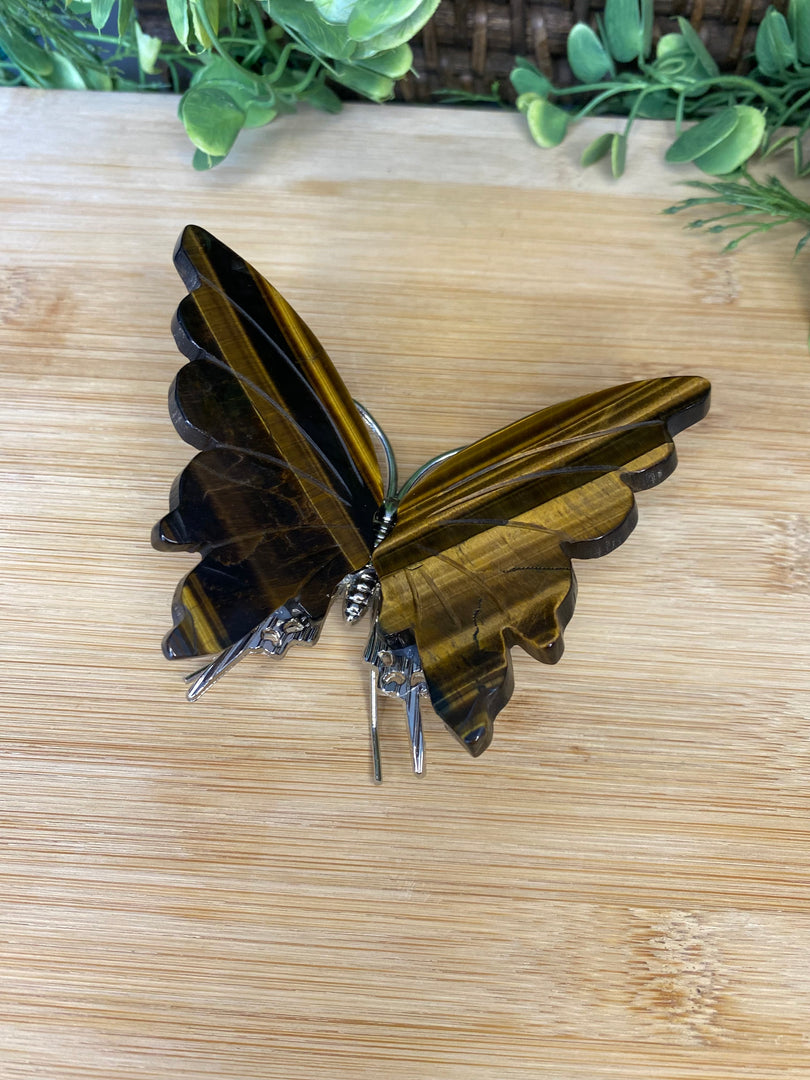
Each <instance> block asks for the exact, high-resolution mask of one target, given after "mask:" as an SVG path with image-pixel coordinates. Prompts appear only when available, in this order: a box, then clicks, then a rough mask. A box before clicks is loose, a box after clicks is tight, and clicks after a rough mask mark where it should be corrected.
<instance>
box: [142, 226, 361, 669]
mask: <svg viewBox="0 0 810 1080" xmlns="http://www.w3.org/2000/svg"><path fill="white" fill-rule="evenodd" d="M174 258H175V265H176V267H177V269H178V272H179V273H180V276H181V277H182V279H183V281H184V282H185V284H186V286H187V287H188V289H189V290H190V291H189V295H188V296H186V297H185V299H184V300H183V301H182V303H181V304H180V306H179V308H178V311H177V314H176V316H175V319H174V323H173V327H172V329H173V332H174V336H175V340H176V341H177V345H178V347H179V348H180V351H181V352H182V353H184V355H185V356H187V357H188V358H189V360H190V361H191V363H189V364H187V365H186V366H185V367H183V368H182V369H181V370H180V372H179V373H178V375H177V378H176V379H175V382H174V384H173V386H172V389H171V392H170V395H169V409H170V413H171V416H172V420H173V422H174V425H175V427H176V428H177V430H178V432H179V434H180V435H181V437H182V438H183V439H185V440H186V442H189V443H191V445H192V446H194V447H196V448H197V449H199V450H200V451H201V453H199V454H198V455H197V456H196V457H195V458H194V459H193V460H192V461H191V462H190V463H189V465H188V466H187V467H186V468H185V469H184V470H183V472H182V473H181V474H180V476H179V477H178V478H177V480H176V482H175V485H174V488H173V491H172V496H171V509H170V512H169V513H168V514H167V515H166V517H164V518H163V519H162V521H160V522H159V523H158V524H157V525H156V526H155V529H154V532H153V536H152V541H153V543H154V545H155V546H156V547H159V548H171V549H182V550H188V551H197V552H199V553H200V554H201V555H202V559H201V561H200V562H199V563H198V565H197V566H196V567H195V568H194V569H193V570H192V571H191V573H190V574H188V575H187V576H186V577H185V578H184V579H183V580H182V581H181V582H180V585H179V587H178V591H177V594H176V596H175V601H174V605H173V609H172V610H173V615H174V623H175V625H174V627H173V629H172V630H171V631H170V632H169V634H168V635H167V636H166V638H165V640H164V643H163V648H164V652H165V653H166V655H167V656H168V657H169V658H174V657H182V656H198V655H205V654H209V653H214V652H219V651H220V650H222V649H226V648H227V647H228V646H230V645H231V644H233V643H234V642H236V641H238V640H239V639H240V638H242V637H244V635H245V634H249V633H250V632H251V631H252V630H253V629H254V627H256V626H257V625H258V624H259V623H260V622H261V621H262V620H263V619H264V618H266V617H267V616H268V615H269V614H270V613H271V612H273V611H275V610H276V609H277V608H279V607H281V606H282V605H284V604H286V603H287V602H288V601H290V600H292V599H296V600H297V601H298V602H299V603H300V604H301V605H302V606H303V607H304V608H305V609H306V610H307V611H308V612H309V615H310V616H311V618H312V620H313V622H316V623H317V622H318V621H320V620H322V619H323V616H324V615H325V613H326V609H327V607H328V604H329V600H330V598H331V595H332V593H333V592H334V589H335V586H336V585H337V584H338V583H339V582H340V581H341V580H342V579H343V577H344V576H345V575H346V574H347V573H349V572H350V571H353V570H358V569H360V568H361V567H362V566H364V565H365V564H366V563H367V561H368V558H369V552H370V550H371V546H372V543H373V539H374V535H373V534H374V515H375V512H376V510H377V508H378V507H379V505H380V503H381V501H382V483H381V479H380V472H379V468H378V466H377V462H376V458H375V455H374V450H373V447H372V444H371V440H370V438H369V435H368V431H367V429H366V427H365V424H364V423H363V420H362V418H361V416H360V414H359V412H358V411H357V409H356V407H355V406H354V403H353V402H352V399H351V397H350V396H349V393H348V391H347V389H346V387H345V386H344V384H343V382H342V381H341V379H340V377H339V375H338V374H337V372H336V371H335V368H334V367H333V365H332V363H331V361H330V360H329V358H328V356H327V355H326V353H325V352H324V350H323V348H322V347H321V345H320V344H319V343H318V341H317V339H316V338H315V336H314V335H313V334H312V332H311V331H310V330H309V328H308V327H307V326H306V325H305V324H304V322H303V321H302V320H301V319H300V318H299V317H298V316H297V315H296V313H295V312H294V311H293V309H292V308H291V307H290V305H289V304H287V302H286V301H285V300H284V299H283V297H281V296H280V295H279V293H278V292H277V291H276V290H275V289H274V288H273V287H272V285H270V284H269V283H268V282H266V281H265V280H264V279H263V278H262V277H261V276H260V275H259V274H258V273H257V272H256V271H255V270H254V269H253V268H252V267H251V266H249V265H248V264H247V263H245V262H244V260H242V259H241V258H239V256H238V255H236V254H235V253H234V252H233V251H231V250H230V249H229V248H227V247H226V246H225V245H224V244H222V243H220V242H219V241H218V240H216V239H215V238H214V237H213V236H211V235H210V234H209V233H207V232H206V231H205V230H204V229H201V228H199V227H197V226H193V225H190V226H188V227H187V228H186V229H185V230H184V232H183V234H182V236H181V237H180V240H179V241H178V244H177V248H176V250H175V256H174Z"/></svg>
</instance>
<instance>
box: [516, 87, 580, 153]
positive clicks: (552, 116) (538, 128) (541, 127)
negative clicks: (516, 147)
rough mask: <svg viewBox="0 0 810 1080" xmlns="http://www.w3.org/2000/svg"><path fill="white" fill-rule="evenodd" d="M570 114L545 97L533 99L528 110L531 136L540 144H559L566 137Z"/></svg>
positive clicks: (527, 116) (545, 145)
mask: <svg viewBox="0 0 810 1080" xmlns="http://www.w3.org/2000/svg"><path fill="white" fill-rule="evenodd" d="M569 119H570V116H569V114H568V113H567V112H564V111H563V110H562V109H560V108H558V106H556V105H552V104H551V102H550V101H547V100H546V99H545V98H537V99H536V100H535V101H532V102H531V104H530V105H529V107H528V109H527V110H526V120H527V122H528V125H529V131H530V132H531V136H532V138H533V139H534V141H535V142H536V143H537V145H538V146H543V147H546V148H550V147H552V146H558V145H559V144H560V143H561V142H562V141H563V139H564V138H565V133H566V131H567V130H568V121H569Z"/></svg>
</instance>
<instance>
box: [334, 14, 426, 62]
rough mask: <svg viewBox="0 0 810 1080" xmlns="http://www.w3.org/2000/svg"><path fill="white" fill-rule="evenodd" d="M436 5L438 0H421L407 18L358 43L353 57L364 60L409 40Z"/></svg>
mask: <svg viewBox="0 0 810 1080" xmlns="http://www.w3.org/2000/svg"><path fill="white" fill-rule="evenodd" d="M438 6H439V0H422V2H421V3H420V4H419V6H418V7H416V8H414V10H413V12H412V13H411V14H410V15H409V16H408V18H407V19H403V20H402V21H401V22H399V23H397V24H396V26H392V27H391V28H390V30H384V31H383V32H382V33H381V34H375V35H374V37H370V38H368V39H367V40H366V41H365V42H362V43H360V44H359V45H358V47H357V50H356V52H355V53H354V57H353V58H354V59H357V60H364V59H366V58H367V57H369V56H373V55H374V54H375V53H378V52H385V51H386V50H387V49H395V48H396V47H397V46H398V45H402V44H404V43H406V42H408V41H410V40H411V38H412V37H414V35H415V34H418V33H419V31H420V30H421V29H422V27H423V26H424V25H425V23H426V22H427V21H428V20H429V19H430V18H431V16H432V15H433V13H434V12H435V10H436V8H437V7H438Z"/></svg>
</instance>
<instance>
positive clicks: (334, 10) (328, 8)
mask: <svg viewBox="0 0 810 1080" xmlns="http://www.w3.org/2000/svg"><path fill="white" fill-rule="evenodd" d="M355 3H356V0H314V4H315V7H316V8H317V9H318V13H319V15H321V16H322V17H323V18H324V19H326V21H327V22H331V23H347V22H348V21H349V16H350V15H351V13H352V8H353V7H354V5H355Z"/></svg>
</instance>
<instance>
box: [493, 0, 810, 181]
mask: <svg viewBox="0 0 810 1080" xmlns="http://www.w3.org/2000/svg"><path fill="white" fill-rule="evenodd" d="M652 4H653V0H606V3H605V11H604V18H603V19H601V20H600V19H599V18H598V17H597V20H596V28H595V29H594V28H593V27H591V26H587V25H586V24H584V23H578V24H577V25H576V26H574V27H573V29H572V30H571V32H570V33H569V35H568V42H567V52H568V62H569V65H570V67H571V70H572V72H573V74H574V76H575V78H576V79H577V80H578V84H577V85H575V86H571V87H565V88H557V87H554V86H553V85H552V84H551V83H550V82H549V80H548V79H547V78H546V77H545V76H544V75H543V74H542V73H541V72H540V71H538V70H537V68H535V67H534V65H532V64H531V63H530V62H529V61H528V60H524V59H520V60H518V62H517V64H516V66H515V69H514V70H513V72H512V74H511V77H510V78H511V82H512V85H513V87H514V89H515V91H516V93H517V94H518V95H519V101H520V96H524V97H525V95H527V94H533V95H535V96H536V97H538V98H540V99H542V101H543V105H542V106H541V105H539V104H533V105H532V108H531V110H530V109H529V108H528V107H525V108H524V109H523V110H522V111H523V112H524V113H525V115H526V120H527V123H528V126H529V131H530V133H531V135H532V137H533V138H534V140H535V142H537V143H538V145H539V146H543V147H546V146H554V145H557V142H559V141H561V139H562V138H564V136H565V134H566V132H567V130H568V129H569V128H570V127H571V125H572V124H574V123H576V122H577V121H578V120H581V119H583V118H584V117H586V116H589V115H591V114H594V115H598V114H605V113H612V114H617V115H624V116H626V117H627V120H626V122H625V124H624V125H623V129H622V130H621V131H620V132H616V133H615V136H614V135H612V134H609V135H604V136H600V138H598V139H596V140H595V141H594V142H593V143H592V144H591V145H590V146H589V147H587V149H586V150H585V152H584V154H583V155H582V164H583V165H586V166H587V165H592V164H594V163H595V162H597V161H601V160H602V159H603V158H605V157H607V156H608V155H609V156H610V162H611V169H612V171H613V175H614V176H617V177H618V176H620V175H621V174H622V172H623V170H624V161H625V153H626V149H627V141H628V137H629V135H630V131H631V129H632V126H633V123H634V122H635V120H636V118H637V117H654V118H665V119H674V120H675V121H676V123H677V131H678V137H677V138H676V139H675V141H674V142H673V144H672V146H671V147H670V148H669V150H668V151H667V154H666V160H667V161H668V162H670V163H678V162H692V163H694V164H695V165H697V166H698V168H700V169H702V170H703V171H704V172H706V173H708V174H709V175H711V176H728V175H730V174H732V173H735V172H737V171H738V170H739V169H741V168H742V167H744V166H745V165H746V163H747V162H748V161H749V160H750V159H751V158H752V157H753V156H754V155H755V154H757V153H761V154H762V155H763V156H767V155H768V154H772V153H775V152H776V151H777V150H779V149H782V148H784V147H786V146H788V145H792V146H793V154H794V160H795V165H796V172H797V174H798V175H806V174H808V173H810V163H807V162H805V160H804V153H803V148H802V137H803V136H804V134H805V132H806V131H807V129H808V127H810V66H808V65H810V0H789V6H788V11H787V18H785V16H783V15H782V14H780V12H778V11H777V10H776V9H775V8H769V9H768V11H767V12H766V14H765V17H764V18H763V20H762V23H761V24H760V26H759V28H758V31H757V36H756V42H755V54H754V57H753V58H752V59H753V60H754V63H755V66H754V67H753V69H752V70H751V72H750V73H749V74H748V75H737V74H724V73H722V72H720V70H719V68H718V66H717V64H716V62H715V61H714V59H713V58H712V56H711V55H710V53H709V52H708V50H707V49H706V46H705V45H704V44H703V42H702V41H701V39H700V36H699V35H698V33H697V32H696V31H695V29H694V28H693V27H692V26H691V25H690V23H689V22H688V21H687V20H686V19H684V18H682V17H680V16H679V17H678V18H677V19H676V20H674V22H675V23H676V24H677V28H678V29H677V31H673V32H672V33H669V34H665V35H663V37H661V38H660V40H659V41H658V44H657V46H656V48H655V51H654V52H653V47H652V18H653V6H652ZM552 110H555V111H552ZM559 112H563V113H564V118H562V117H560V116H558V113H559ZM552 119H553V132H551V129H550V127H549V123H550V121H551V120H552ZM687 120H696V121H698V122H697V123H696V124H695V125H694V126H687V125H686V124H685V121H687ZM788 125H791V126H793V127H795V128H796V129H797V130H796V131H795V132H792V133H791V134H789V135H787V136H782V137H778V135H777V133H778V132H779V131H780V129H782V128H784V127H786V126H788ZM560 132H561V133H562V134H561V135H560V138H557V139H556V142H555V141H554V138H556V135H557V134H559V133H560Z"/></svg>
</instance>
